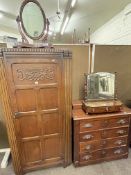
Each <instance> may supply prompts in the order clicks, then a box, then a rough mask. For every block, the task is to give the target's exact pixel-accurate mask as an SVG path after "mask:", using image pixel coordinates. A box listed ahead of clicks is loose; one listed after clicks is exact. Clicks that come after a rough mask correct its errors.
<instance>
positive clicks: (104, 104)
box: [82, 100, 123, 114]
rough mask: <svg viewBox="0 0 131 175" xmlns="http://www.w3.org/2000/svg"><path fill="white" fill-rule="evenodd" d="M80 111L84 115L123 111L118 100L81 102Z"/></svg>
mask: <svg viewBox="0 0 131 175" xmlns="http://www.w3.org/2000/svg"><path fill="white" fill-rule="evenodd" d="M82 109H83V110H84V111H85V113H86V114H100V113H101V114H102V113H112V112H120V111H122V110H123V103H122V102H121V101H120V100H109V101H88V102H85V101H83V102H82Z"/></svg>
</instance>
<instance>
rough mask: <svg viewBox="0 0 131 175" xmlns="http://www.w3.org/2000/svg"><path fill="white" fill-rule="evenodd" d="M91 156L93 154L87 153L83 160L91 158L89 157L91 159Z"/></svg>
mask: <svg viewBox="0 0 131 175" xmlns="http://www.w3.org/2000/svg"><path fill="white" fill-rule="evenodd" d="M91 157H92V156H91V155H86V156H84V157H83V160H89V159H91Z"/></svg>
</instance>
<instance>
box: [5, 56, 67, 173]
mask: <svg viewBox="0 0 131 175" xmlns="http://www.w3.org/2000/svg"><path fill="white" fill-rule="evenodd" d="M62 63H63V62H62V59H50V58H46V59H42V58H37V59H33V58H30V59H29V58H28V56H27V58H24V61H23V59H22V58H20V57H18V59H13V58H12V59H8V61H7V63H6V67H7V76H8V77H9V78H8V84H9V91H10V97H11V98H10V99H11V106H12V110H13V115H14V116H13V117H14V123H15V130H16V136H17V142H18V145H19V152H20V155H21V163H22V166H23V169H24V170H25V171H26V170H30V169H35V168H37V167H40V166H43V165H47V166H49V165H53V164H55V165H56V164H62V163H63V161H64V160H63V159H64V145H63V140H64V115H63V114H64V112H63V105H62V104H63V102H62V101H63V100H62V88H63V85H62V66H63V65H62Z"/></svg>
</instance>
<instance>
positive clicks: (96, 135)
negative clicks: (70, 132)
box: [80, 131, 101, 142]
mask: <svg viewBox="0 0 131 175" xmlns="http://www.w3.org/2000/svg"><path fill="white" fill-rule="evenodd" d="M99 139H101V132H100V131H98V132H87V133H80V142H87V141H93V140H99Z"/></svg>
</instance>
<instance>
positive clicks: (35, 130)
mask: <svg viewBox="0 0 131 175" xmlns="http://www.w3.org/2000/svg"><path fill="white" fill-rule="evenodd" d="M18 129H19V131H18V132H19V133H20V135H21V138H29V137H35V136H39V135H40V128H39V123H38V118H37V115H33V116H32V115H31V116H30V115H29V116H28V115H26V116H23V117H20V118H19V128H18Z"/></svg>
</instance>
